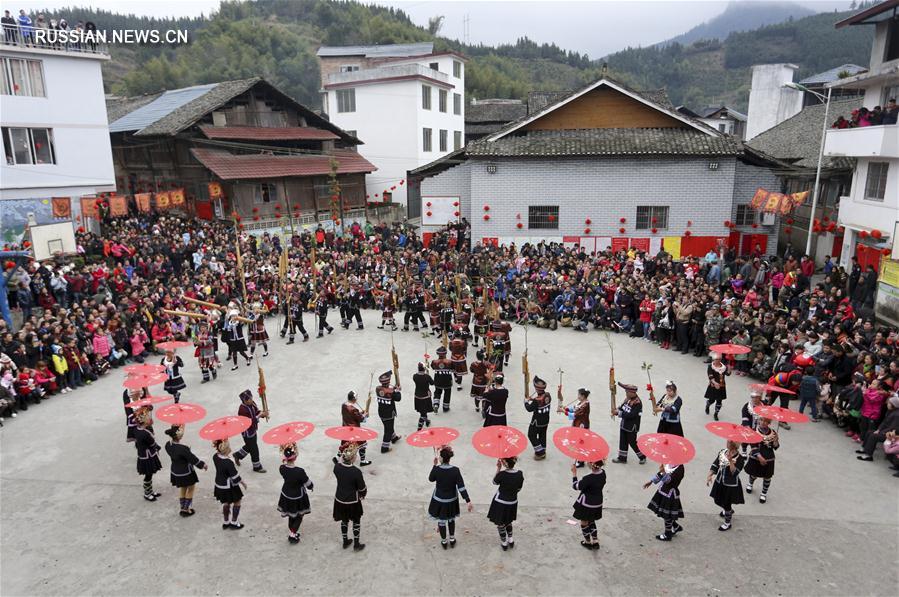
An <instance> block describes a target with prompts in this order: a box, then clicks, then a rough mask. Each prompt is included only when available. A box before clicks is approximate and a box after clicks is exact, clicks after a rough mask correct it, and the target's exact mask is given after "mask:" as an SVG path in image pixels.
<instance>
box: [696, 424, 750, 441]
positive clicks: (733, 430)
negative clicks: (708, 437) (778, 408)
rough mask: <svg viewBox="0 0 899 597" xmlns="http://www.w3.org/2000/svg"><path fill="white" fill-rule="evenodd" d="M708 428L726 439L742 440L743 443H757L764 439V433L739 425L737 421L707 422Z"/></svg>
mask: <svg viewBox="0 0 899 597" xmlns="http://www.w3.org/2000/svg"><path fill="white" fill-rule="evenodd" d="M705 428H706V429H708V430H709V431H711V432H712V433H714V434H715V435H717V436H718V437H723V438H724V439H729V440H731V441H735V442H740V443H741V444H757V443H759V442H760V441H762V439H764V438H763V437H762V434H761V433H759V432H758V431H755V430H754V429H750V428H749V427H744V426H743V425H737V424H736V423H725V422H723V421H722V422H719V423H706V426H705Z"/></svg>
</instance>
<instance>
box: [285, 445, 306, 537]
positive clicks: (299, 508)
mask: <svg viewBox="0 0 899 597" xmlns="http://www.w3.org/2000/svg"><path fill="white" fill-rule="evenodd" d="M281 459H282V460H283V462H284V463H283V464H282V465H281V467H280V468H279V469H278V470H279V471H280V473H281V478H282V479H284V483H283V484H282V485H281V497H280V498H278V511H279V512H280V513H281V516H283V517H285V518H287V531H288V532H287V540H288V541H290V542H291V543H299V542H300V525H301V524H303V517H304V516H306V515H307V514H309V513H310V512H311V511H312V508H311V506H310V504H309V493H308V492H309V491H312V490H313V484H312V481H311V480H310V479H309V476H308V475H307V474H306V471H304V470H303V469H302V468H300V467H298V466H296V460H297V445H296V444H295V443H292V444H287V445H284V446H281Z"/></svg>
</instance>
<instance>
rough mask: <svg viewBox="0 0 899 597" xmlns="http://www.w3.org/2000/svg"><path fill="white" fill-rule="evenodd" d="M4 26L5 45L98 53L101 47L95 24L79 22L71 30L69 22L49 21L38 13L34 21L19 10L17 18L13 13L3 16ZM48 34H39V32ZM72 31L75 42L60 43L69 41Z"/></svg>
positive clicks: (0, 19)
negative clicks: (85, 50)
mask: <svg viewBox="0 0 899 597" xmlns="http://www.w3.org/2000/svg"><path fill="white" fill-rule="evenodd" d="M0 24H2V27H3V43H5V44H9V45H24V46H37V47H51V48H54V49H63V48H65V49H67V50H68V49H76V50H80V49H84V48H90V49H91V51H96V49H97V44H96V41H95V40H94V39H93V38H92V35H93V34H95V33H96V31H97V25H96V24H95V23H94V22H93V21H78V22H76V23H75V24H74V25H73V26H71V27H69V23H68V22H67V21H66V20H65V19H63V18H60V19H54V18H47V17H46V16H45V15H44V13H38V14H37V16H35V17H34V18H33V19H32V18H31V15H29V14H28V11H26V10H25V9H21V10H19V14H18V15H17V16H13V15H12V13H10V11H9V10H4V11H3V16H2V17H0ZM38 30H40V31H42V32H43V33H44V34H43V35H42V34H36V33H35V32H36V31H38ZM70 32H71V35H72V39H74V40H75V41H74V42H71V43H70V42H64V41H59V39H65V38H66V37H67V36H68V34H69V33H70ZM81 34H84V35H85V36H86V38H85V39H86V42H85V43H82V42H81V41H80V39H81V38H82V35H81Z"/></svg>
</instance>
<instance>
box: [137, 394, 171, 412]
mask: <svg viewBox="0 0 899 597" xmlns="http://www.w3.org/2000/svg"><path fill="white" fill-rule="evenodd" d="M172 398H174V396H144V397H143V398H140V399H138V400H135V401H133V402H129V403H128V404H126V405H125V408H131V409H135V408H143V407H145V406H150V405H151V404H159V403H160V402H167V401H169V400H171V399H172Z"/></svg>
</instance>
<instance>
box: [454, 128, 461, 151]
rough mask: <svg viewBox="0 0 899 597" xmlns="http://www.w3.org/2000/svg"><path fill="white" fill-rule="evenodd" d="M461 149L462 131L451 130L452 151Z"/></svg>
mask: <svg viewBox="0 0 899 597" xmlns="http://www.w3.org/2000/svg"><path fill="white" fill-rule="evenodd" d="M457 149H462V131H453V151H456V150H457Z"/></svg>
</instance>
